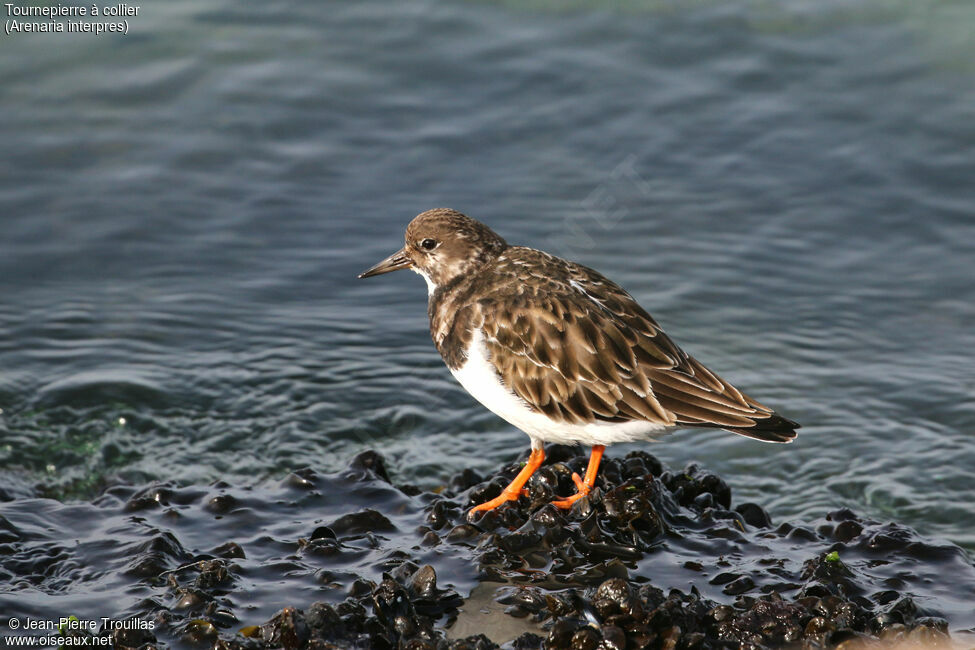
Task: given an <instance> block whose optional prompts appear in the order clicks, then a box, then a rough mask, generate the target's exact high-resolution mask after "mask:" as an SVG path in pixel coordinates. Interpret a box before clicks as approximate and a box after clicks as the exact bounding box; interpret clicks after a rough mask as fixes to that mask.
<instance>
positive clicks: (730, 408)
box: [359, 208, 799, 512]
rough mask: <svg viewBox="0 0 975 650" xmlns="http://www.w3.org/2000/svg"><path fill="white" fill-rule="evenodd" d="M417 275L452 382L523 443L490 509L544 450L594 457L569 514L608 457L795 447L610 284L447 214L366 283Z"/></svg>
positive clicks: (755, 406)
mask: <svg viewBox="0 0 975 650" xmlns="http://www.w3.org/2000/svg"><path fill="white" fill-rule="evenodd" d="M399 269H412V270H413V271H414V272H416V273H419V274H420V275H422V276H423V279H424V280H426V281H427V288H428V289H429V293H430V300H429V307H428V313H429V316H430V333H431V335H432V336H433V342H434V343H435V344H436V346H437V350H439V351H440V355H441V356H442V357H443V360H444V362H446V364H447V367H448V368H450V372H451V373H453V375H454V377H456V378H457V381H459V382H460V383H461V385H462V386H463V387H464V388H465V389H467V392H469V393H470V394H471V395H473V396H474V398H475V399H477V400H478V401H479V402H480V403H481V404H483V405H484V406H486V407H487V408H489V409H490V410H492V411H494V413H496V414H497V415H499V416H501V417H502V418H503V419H505V420H506V421H508V422H509V423H511V424H512V425H514V426H516V427H518V428H519V429H521V430H522V431H524V432H525V433H527V434H528V437H529V438H531V455H530V456H529V459H528V463H527V464H526V465H525V467H524V469H522V470H521V472H520V473H519V474H518V475H517V476H516V477H515V479H514V480H513V481H511V484H510V485H508V487H506V488H505V489H504V491H503V492H502V493H501V494H500V496H498V497H497V498H495V499H491V500H490V501H488V502H486V503H482V504H480V505H478V506H475V507H474V508H473V509H472V510H471V512H475V511H478V510H490V509H492V508H496V507H498V506H500V505H501V504H503V503H505V502H507V501H512V500H515V499H517V498H518V497H520V496H521V495H522V494H523V493H524V489H523V488H524V485H525V483H526V482H527V481H528V479H529V477H530V476H531V475H532V474H533V473H534V472H535V470H537V469H538V467H539V466H540V465H541V464H542V461H543V460H544V459H545V451H544V448H543V446H542V444H543V443H545V442H557V443H563V444H575V443H581V444H586V445H591V446H592V453H591V455H590V457H589V466H588V468H587V469H586V476H585V478H582V477H580V476H579V475H578V474H574V475H573V477H572V479H573V481H574V482H575V484H576V488H577V490H578V491H577V493H576V494H575V495H573V496H570V497H568V498H565V499H559V500H557V501H554V502H553V503H554V504H555V505H556V506H558V507H560V508H570V507H571V506H572V504H573V503H575V502H576V501H577V500H578V499H580V498H582V497H584V496H585V495H587V494H589V491H590V490H591V489H592V487H593V485H594V483H595V481H596V472H597V470H598V469H599V461H600V459H601V458H602V455H603V450H604V449H605V447H606V445H610V444H612V443H614V442H630V441H634V440H649V439H651V438H653V437H654V436H656V435H659V434H660V433H661V432H664V431H666V430H668V429H676V428H681V427H707V428H717V429H725V430H726V431H731V432H733V433H738V434H741V435H743V436H748V437H749V438H755V439H757V440H762V441H765V442H791V441H792V440H793V439H795V437H796V432H795V429H797V428H798V427H799V425H798V424H796V423H795V422H793V421H792V420H788V419H786V418H784V417H782V416H781V415H779V414H777V413H775V412H774V411H773V410H772V409H770V408H769V407H767V406H765V405H763V404H761V403H759V402H757V401H755V400H754V399H752V398H751V397H749V396H748V395H745V394H744V393H742V392H741V391H739V390H738V389H736V388H735V387H734V386H732V385H731V384H729V383H728V382H727V381H725V380H724V379H722V378H721V377H719V376H718V375H716V374H715V373H713V372H711V371H710V370H708V369H707V368H706V367H704V365H702V364H701V363H700V362H699V361H698V360H697V359H695V358H694V357H692V356H690V355H689V354H687V353H685V352H684V351H683V350H681V349H680V348H679V347H677V344H675V343H674V342H673V341H672V340H671V339H670V337H669V336H667V335H666V334H665V333H664V332H663V330H661V329H660V326H659V325H657V322H656V321H655V320H654V319H653V318H652V317H651V316H650V314H648V313H647V312H646V311H644V310H643V308H642V307H640V305H638V304H637V303H636V301H635V300H634V299H633V298H632V297H631V296H630V294H628V293H627V292H626V291H624V290H623V289H621V288H620V287H619V286H618V285H616V284H615V283H613V282H612V281H610V280H608V279H607V278H605V277H604V276H602V275H600V274H599V273H597V272H596V271H594V270H592V269H590V268H587V267H585V266H582V265H580V264H575V263H573V262H569V261H566V260H563V259H561V258H558V257H555V256H554V255H549V254H548V253H544V252H542V251H539V250H534V249H532V248H526V247H524V246H510V245H509V244H508V243H507V242H506V241H505V240H504V239H502V238H501V237H500V236H498V235H497V234H496V233H495V232H494V231H493V230H491V229H490V228H488V227H487V226H485V225H484V224H482V223H480V222H479V221H475V220H474V219H471V218H470V217H467V216H465V215H463V214H461V213H460V212H457V211H455V210H449V209H446V208H440V209H437V210H428V211H427V212H424V213H422V214H420V215H419V216H417V217H416V218H415V219H413V221H412V222H410V225H409V226H407V228H406V245H405V246H403V248H402V249H400V250H398V251H396V252H395V253H393V254H392V255H390V256H389V257H387V258H386V259H384V260H383V261H382V262H380V263H379V264H376V265H375V266H373V267H372V268H371V269H369V270H368V271H365V272H364V273H362V274H361V275H360V276H359V277H360V278H368V277H371V276H373V275H380V274H382V273H389V272H390V271H397V270H399Z"/></svg>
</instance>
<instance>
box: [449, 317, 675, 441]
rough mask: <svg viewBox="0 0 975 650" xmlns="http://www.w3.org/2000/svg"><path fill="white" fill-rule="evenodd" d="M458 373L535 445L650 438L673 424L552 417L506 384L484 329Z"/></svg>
mask: <svg viewBox="0 0 975 650" xmlns="http://www.w3.org/2000/svg"><path fill="white" fill-rule="evenodd" d="M451 372H452V373H453V375H454V377H455V378H456V379H457V381H459V382H460V384H461V386H463V387H464V388H465V389H466V390H467V392H468V393H470V394H471V395H472V396H473V397H474V399H476V400H477V401H479V402H480V403H481V404H483V405H484V406H486V407H487V408H488V409H490V410H491V411H493V412H494V413H495V414H497V415H498V416H500V417H501V418H502V419H504V420H505V421H507V422H508V423H510V424H512V425H514V426H516V427H518V428H519V429H521V430H522V431H524V432H525V433H527V434H528V435H529V437H531V439H532V447H533V448H537V447H540V446H541V443H543V442H557V443H562V444H577V443H580V444H585V445H609V444H612V443H614V442H631V441H634V440H647V439H649V438H651V437H652V434H653V433H656V432H661V431H664V430H666V429H670V428H672V427H668V426H665V425H661V424H658V423H654V422H645V421H632V422H592V423H588V424H572V423H568V422H557V421H555V420H551V419H549V418H548V416H546V415H544V414H543V413H538V412H536V411H534V410H532V409H531V407H529V406H528V404H527V403H526V402H525V401H524V400H523V399H521V398H520V397H518V396H517V395H516V394H515V393H514V392H512V391H511V390H510V389H509V388H508V387H507V386H505V385H504V384H503V383H502V381H501V377H500V375H498V373H497V371H496V370H495V368H494V366H493V365H492V364H491V362H490V360H489V356H488V351H487V348H486V347H485V345H484V332H483V331H482V330H480V329H477V330H475V331H474V335H473V336H472V337H471V343H470V346H469V347H468V348H467V361H466V362H465V363H464V365H463V366H461V367H460V368H458V369H457V370H453V369H451Z"/></svg>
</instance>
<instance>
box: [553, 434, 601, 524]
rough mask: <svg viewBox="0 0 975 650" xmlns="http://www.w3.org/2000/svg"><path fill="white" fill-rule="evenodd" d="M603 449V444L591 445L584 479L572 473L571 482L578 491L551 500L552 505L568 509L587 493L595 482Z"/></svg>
mask: <svg viewBox="0 0 975 650" xmlns="http://www.w3.org/2000/svg"><path fill="white" fill-rule="evenodd" d="M605 449H606V447H605V445H593V446H592V453H591V454H590V455H589V466H588V467H587V468H586V480H585V481H583V480H582V478H580V477H579V475H578V474H576V473H575V472H573V474H572V482H573V483H575V484H576V490H578V492H576V493H575V494H573V495H572V496H571V497H568V498H565V499H559V500H558V501H553V502H552V505H554V506H556V507H557V508H562V509H563V510H568V509H569V508H571V507H572V504H573V503H575V502H576V501H578V500H579V499H581V498H582V497H584V496H586V495H587V494H589V491H590V490H591V489H592V487H593V486H594V485H595V484H596V472H598V471H599V461H601V460H602V459H603V451H604V450H605Z"/></svg>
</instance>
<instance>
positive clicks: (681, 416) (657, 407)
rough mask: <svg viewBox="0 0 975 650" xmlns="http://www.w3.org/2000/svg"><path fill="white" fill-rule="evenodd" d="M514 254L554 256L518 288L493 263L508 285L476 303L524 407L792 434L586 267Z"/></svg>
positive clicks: (577, 419)
mask: <svg viewBox="0 0 975 650" xmlns="http://www.w3.org/2000/svg"><path fill="white" fill-rule="evenodd" d="M511 250H512V249H509V251H511ZM516 250H517V252H518V254H519V255H521V256H523V257H529V258H533V257H538V256H544V258H545V260H544V261H545V262H546V264H547V265H549V266H551V264H552V262H556V263H557V264H556V267H557V269H558V272H557V273H554V274H553V276H552V277H549V278H546V279H545V281H544V282H541V283H539V284H537V285H536V284H535V283H532V284H526V283H520V284H518V282H517V275H518V272H519V271H520V269H519V268H518V267H519V266H523V265H519V264H514V263H512V264H511V267H510V268H505V267H504V265H503V264H500V266H499V268H497V269H496V272H497V274H498V276H499V277H505V276H506V275H507V276H510V277H509V278H508V279H509V280H510V284H509V283H504V282H502V283H499V284H498V285H497V287H496V291H495V292H493V293H492V292H488V295H487V296H486V297H482V298H481V299H480V300H479V305H480V307H481V310H482V314H483V315H484V316H485V317H484V318H483V329H484V333H485V339H484V340H485V345H486V346H487V351H488V354H489V358H490V360H491V363H492V364H493V365H494V367H495V369H496V370H497V372H498V373H499V374H500V375H501V377H502V379H503V380H504V382H505V384H506V385H508V386H509V387H511V389H512V390H513V391H514V392H515V393H516V394H517V395H518V396H519V397H520V398H521V399H523V400H524V401H525V402H526V403H527V404H529V406H531V407H532V408H534V409H535V410H537V411H539V412H542V413H544V414H546V415H548V416H549V417H551V418H553V419H555V420H557V421H561V422H568V423H574V424H587V423H594V422H626V421H634V420H639V421H645V422H650V423H655V424H664V425H678V426H679V425H683V426H692V427H717V428H723V429H728V430H731V431H734V432H735V433H740V434H742V435H746V436H752V437H755V438H759V439H762V440H770V441H775V442H784V441H788V440H791V439H792V438H794V437H795V432H794V429H795V428H797V427H798V425H796V424H795V423H794V422H792V421H790V420H787V419H785V418H782V417H781V416H779V415H777V414H776V413H774V412H773V411H772V409H770V408H768V407H767V406H764V405H763V404H760V403H759V402H756V401H755V400H753V399H751V398H750V397H748V396H747V395H745V394H743V393H742V392H741V391H739V390H738V389H736V388H735V387H734V386H732V385H731V384H730V383H728V382H727V381H725V380H724V379H722V378H721V377H719V376H718V375H717V374H715V373H714V372H712V371H711V370H709V369H708V368H706V367H705V366H704V365H703V364H701V363H700V362H699V361H697V360H696V359H694V358H693V357H691V356H689V355H687V354H686V353H685V352H684V351H683V350H681V349H680V348H679V347H678V346H677V345H676V344H675V343H674V342H673V341H672V340H671V339H670V337H668V336H667V335H666V334H665V333H664V332H663V330H661V328H660V326H659V325H658V324H657V323H656V321H654V319H653V318H652V317H651V316H650V315H649V314H648V313H647V312H646V311H644V310H643V308H642V307H640V306H639V305H638V304H637V303H636V301H635V300H633V298H632V297H631V296H630V295H629V294H628V293H626V292H625V291H624V290H623V289H621V288H620V287H619V286H617V285H616V284H614V283H612V282H611V281H609V280H608V279H606V278H605V277H603V276H602V275H600V274H599V273H597V272H596V271H593V270H592V269H588V268H586V267H583V266H579V265H576V264H572V263H569V262H565V261H563V260H559V259H558V258H554V257H551V256H548V255H546V254H545V253H540V252H539V251H533V250H531V249H524V248H522V249H516ZM507 255H508V258H507V259H508V260H509V261H510V257H511V253H510V252H509V253H508V254H507ZM535 261H537V260H535ZM529 262H532V260H529ZM513 285H514V286H517V290H516V296H513V295H512V292H513V289H512V286H513Z"/></svg>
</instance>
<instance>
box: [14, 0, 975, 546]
mask: <svg viewBox="0 0 975 650" xmlns="http://www.w3.org/2000/svg"><path fill="white" fill-rule="evenodd" d="M569 4H570V5H571V6H570V7H569V8H564V7H562V8H555V3H547V2H537V3H531V2H529V3H513V2H512V3H490V2H454V3H450V2H398V3H389V4H385V3H378V2H358V3H354V4H353V3H348V4H346V3H336V4H324V3H291V2H277V3H270V4H253V3H236V2H230V1H229V0H212V1H209V2H206V3H200V2H189V1H178V2H170V3H156V4H154V5H152V6H146V7H144V11H143V12H142V14H141V15H140V16H139V17H138V18H137V19H134V20H133V21H132V26H131V30H130V34H129V35H128V36H127V37H108V36H103V37H94V36H69V35H63V34H56V35H45V34H20V35H14V36H10V37H6V38H5V41H6V42H5V43H4V44H3V48H4V56H3V57H2V59H0V79H2V80H3V82H2V83H3V87H2V94H0V105H2V108H3V119H2V120H0V143H2V144H0V148H2V156H0V223H2V234H0V278H2V280H0V286H2V287H3V299H2V300H0V408H2V414H0V496H2V497H3V498H4V499H5V500H12V499H20V498H25V497H28V496H49V497H54V498H56V499H59V500H64V501H73V500H87V499H90V498H91V497H92V496H94V495H96V494H98V493H99V492H100V491H101V490H102V489H103V488H104V487H105V486H107V485H112V484H116V483H119V482H129V483H134V484H141V483H145V482H148V481H151V480H156V479H159V480H171V481H175V482H177V483H179V484H183V485H188V484H199V485H203V484H206V483H208V482H210V481H213V480H215V479H218V478H222V479H225V480H227V481H229V482H231V483H234V484H236V485H247V484H254V483H258V482H265V481H272V480H273V481H277V480H279V479H280V478H281V477H282V476H284V475H286V474H287V473H288V472H289V471H290V470H292V469H294V468H298V467H303V466H312V467H314V468H317V469H320V470H322V471H334V470H336V469H339V468H341V467H344V466H345V465H346V464H347V462H348V461H349V459H350V458H351V457H352V456H354V455H355V454H356V453H358V452H360V451H362V450H364V449H366V448H375V449H379V450H381V451H382V452H383V453H384V454H385V456H386V457H387V459H388V460H389V464H390V471H391V473H392V474H393V477H394V479H395V480H397V481H399V482H404V483H414V484H418V485H421V486H424V487H434V486H437V485H439V484H441V483H442V482H443V481H444V480H445V479H446V477H447V476H449V475H450V474H452V473H454V472H456V471H458V470H460V469H462V468H466V467H471V468H473V469H475V470H478V471H486V470H489V469H493V468H496V467H497V466H499V465H500V464H502V463H506V462H510V461H511V460H513V459H514V458H515V457H516V456H517V455H518V454H519V453H520V452H521V451H522V450H523V448H524V447H526V446H527V444H528V441H527V438H526V437H525V436H524V435H523V434H521V433H519V432H517V431H515V430H513V429H512V427H510V426H509V425H507V424H506V423H504V422H503V421H501V420H499V419H497V418H496V417H494V416H493V415H491V414H490V413H488V412H486V411H485V410H484V409H483V408H482V407H481V406H480V405H478V404H477V403H476V402H474V400H473V399H472V398H471V397H469V396H468V395H467V394H466V393H465V392H464V391H463V390H462V389H461V388H460V387H459V386H458V385H457V384H456V383H455V382H454V380H453V379H452V378H451V376H450V374H449V373H448V371H447V370H446V368H445V367H444V366H443V363H442V362H441V360H440V358H439V356H438V355H437V353H436V351H435V349H434V347H433V345H432V343H431V342H430V340H429V334H428V331H427V321H426V287H425V286H424V285H423V282H422V280H420V279H419V278H417V277H416V276H414V275H413V274H408V273H401V274H395V275H392V276H384V277H382V278H377V279H374V280H370V281H357V280H355V279H354V276H355V274H356V273H358V272H359V271H361V270H363V269H364V268H366V267H368V266H370V265H371V264H372V263H374V262H375V261H377V260H378V259H380V258H381V257H383V256H385V255H387V254H388V253H390V252H392V251H393V250H395V249H396V248H398V247H399V246H400V245H401V240H402V231H403V228H404V226H405V225H406V223H407V222H408V221H409V219H410V218H411V217H412V216H413V215H415V214H416V213H418V212H420V211H422V210H424V209H427V208H431V207H437V206H442V205H446V206H451V207H455V208H457V209H460V210H462V211H464V212H466V213H468V214H470V215H471V216H474V217H477V218H479V219H481V220H483V221H485V222H487V223H488V224H489V225H491V226H492V227H494V228H495V229H496V230H497V231H498V232H499V233H500V234H502V236H504V237H505V238H507V239H508V240H509V241H510V242H513V243H520V244H526V245H531V246H534V247H537V248H543V249H546V250H548V251H550V252H553V253H555V254H559V255H563V256H566V257H571V258H573V259H575V260H577V261H580V262H582V263H584V264H587V265H589V266H592V267H594V268H596V269H598V270H600V271H602V272H603V273H605V274H606V275H608V276H610V277H611V278H613V279H614V280H616V281H617V282H619V283H620V284H622V285H623V286H624V287H625V288H627V289H628V290H629V291H630V292H631V293H632V294H633V295H634V296H635V297H637V299H638V300H639V301H640V302H641V303H642V304H643V305H644V306H645V307H646V308H647V309H648V310H649V311H650V312H651V313H653V314H654V315H655V316H656V318H657V319H658V320H659V321H660V322H661V324H662V325H663V326H664V328H665V329H666V330H668V331H669V332H670V333H671V334H672V336H673V337H674V338H675V339H676V340H677V341H678V342H679V343H680V344H682V345H683V346H684V347H685V348H686V349H687V350H689V351H691V352H692V353H693V354H695V356H697V357H698V358H700V359H701V360H703V361H704V362H705V363H707V364H708V365H709V366H710V367H712V368H714V369H715V370H717V371H718V372H720V373H721V374H722V375H724V376H725V377H727V378H729V379H730V380H732V381H734V382H735V383H736V384H737V385H739V386H741V387H742V388H744V389H746V390H747V391H748V392H749V393H751V394H753V395H755V396H756V397H758V398H759V399H761V400H762V401H764V402H766V403H769V404H771V405H774V406H775V407H776V408H777V409H779V410H781V411H782V412H783V413H785V414H787V415H788V416H789V417H792V418H794V419H796V420H798V421H800V422H801V423H802V425H803V429H802V432H801V434H802V435H801V436H800V438H799V441H798V442H797V443H796V444H794V445H789V446H771V445H763V444H760V443H757V442H753V441H749V440H746V439H744V438H740V437H736V436H732V435H730V434H726V433H723V432H711V431H704V432H701V431H684V432H680V433H677V434H675V435H672V436H670V437H669V438H667V439H665V440H664V441H662V442H659V443H656V444H654V445H653V447H652V451H653V453H655V454H656V455H658V456H660V457H661V458H663V459H664V460H666V461H667V462H669V463H671V464H672V465H676V466H680V465H682V464H684V463H686V462H689V461H692V460H694V461H697V462H699V463H701V464H702V465H703V466H706V467H708V468H709V469H711V470H714V471H716V472H718V473H720V474H722V475H723V476H725V477H726V478H727V479H728V480H729V482H730V483H731V484H732V487H733V489H734V490H735V493H736V497H737V498H740V499H742V500H753V501H757V502H759V503H761V504H764V505H765V506H767V507H768V508H769V509H770V511H771V513H772V515H773V516H774V517H775V518H777V519H779V520H788V519H792V518H796V519H816V518H819V517H821V516H823V513H825V512H827V511H828V510H831V509H836V508H838V507H850V508H852V509H854V510H856V511H858V512H861V513H863V514H864V515H865V516H868V517H871V518H874V519H879V520H888V519H889V520H896V521H899V522H901V523H904V524H907V525H911V526H913V527H915V528H917V529H918V530H920V531H921V532H922V533H924V534H927V535H932V536H936V537H941V538H944V539H947V540H950V541H953V542H955V543H958V544H960V545H962V546H963V547H965V548H967V549H968V550H969V551H973V550H975V527H973V523H975V506H973V505H972V504H973V503H975V481H973V479H972V476H973V471H975V439H973V430H975V359H973V350H975V280H973V278H975V216H973V207H975V182H973V179H975V65H973V64H972V61H975V40H973V38H972V36H971V34H972V25H975V10H973V8H972V7H973V6H972V5H971V4H969V3H965V2H939V3H934V2H910V3H909V2H895V1H893V0H891V1H889V2H882V1H879V0H871V1H867V2H858V3H848V2H839V1H835V2H832V1H831V2H805V1H787V2H781V3H767V2H760V1H758V0H754V1H746V0H733V1H731V2H709V1H705V0H699V1H694V2H692V1H689V0H688V1H686V2H683V1H680V2H654V1H652V0H647V1H646V2H627V3H608V4H606V5H603V4H600V3H597V2H592V3H586V2H576V3H569ZM631 448H634V446H626V447H622V448H614V449H612V450H611V451H610V453H611V454H622V453H623V452H625V451H627V450H628V449H631ZM35 516H36V517H43V513H42V512H41V513H37V514H36V515H35ZM41 523H44V522H41ZM47 523H48V524H49V525H50V526H54V527H57V526H62V525H65V526H67V525H69V523H70V522H65V521H62V520H61V519H60V518H58V519H52V520H51V521H49V522H47Z"/></svg>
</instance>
